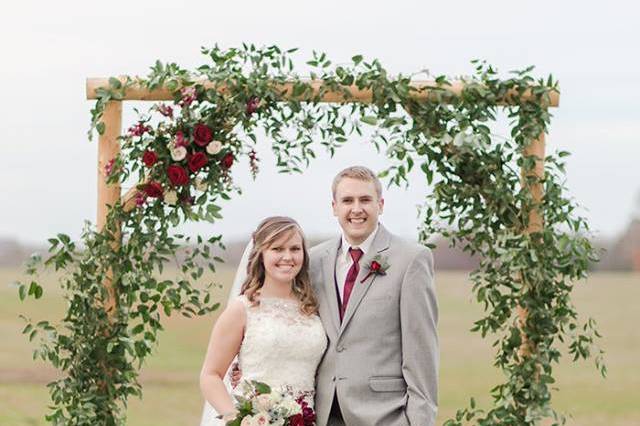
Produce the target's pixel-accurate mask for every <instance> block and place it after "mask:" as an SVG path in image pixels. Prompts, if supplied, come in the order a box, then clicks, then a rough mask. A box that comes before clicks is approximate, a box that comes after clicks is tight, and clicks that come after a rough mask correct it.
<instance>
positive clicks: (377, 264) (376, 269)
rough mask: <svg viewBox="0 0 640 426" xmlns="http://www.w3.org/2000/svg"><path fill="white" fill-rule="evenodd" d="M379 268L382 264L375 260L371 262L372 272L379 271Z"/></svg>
mask: <svg viewBox="0 0 640 426" xmlns="http://www.w3.org/2000/svg"><path fill="white" fill-rule="evenodd" d="M380 268H382V265H380V264H379V263H378V262H376V261H375V260H374V261H373V262H371V270H372V271H373V272H376V271H379V270H380Z"/></svg>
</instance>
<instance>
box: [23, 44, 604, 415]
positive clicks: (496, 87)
mask: <svg viewBox="0 0 640 426" xmlns="http://www.w3.org/2000/svg"><path fill="white" fill-rule="evenodd" d="M294 51H295V49H292V50H287V51H284V50H282V49H280V48H278V47H277V46H271V47H266V48H257V47H255V46H253V45H242V47H239V48H232V49H221V48H219V47H217V46H216V47H213V48H208V49H203V50H202V53H203V54H204V55H205V56H206V57H207V63H206V64H203V65H202V66H200V67H198V68H197V69H195V70H187V69H184V68H181V67H180V66H179V65H177V64H175V63H170V64H164V63H161V62H159V61H158V62H156V64H155V65H154V66H153V67H152V68H151V71H150V73H149V75H148V76H146V77H144V78H126V79H124V80H123V79H116V78H111V79H110V80H109V86H108V87H103V88H101V89H99V90H98V91H97V96H98V100H97V102H96V104H95V107H94V108H93V109H92V111H91V114H92V121H91V129H90V132H89V134H90V136H91V135H93V133H94V131H97V132H98V133H100V134H101V133H103V132H104V130H105V125H104V123H103V122H102V113H103V111H104V108H105V106H106V105H107V102H109V101H113V100H116V101H117V100H122V99H124V95H125V93H126V91H127V90H128V89H129V88H130V87H132V86H133V85H138V86H141V87H143V88H145V89H149V90H154V89H158V88H162V87H164V88H166V89H168V90H170V91H171V93H173V97H174V102H173V103H172V104H165V103H158V104H154V105H153V106H152V107H151V108H150V109H149V110H147V111H144V112H142V113H140V115H139V117H138V121H137V122H136V123H135V124H134V125H133V126H131V128H130V129H129V131H128V132H127V133H126V134H125V135H123V136H122V137H121V146H122V152H121V154H120V155H119V156H118V157H117V158H114V159H113V160H112V161H110V162H109V164H107V165H106V167H105V170H104V173H105V175H106V177H107V179H108V181H109V182H120V183H123V182H125V181H126V180H128V179H137V181H138V182H140V184H139V185H138V186H137V192H136V194H135V207H134V208H129V207H127V206H125V204H123V203H120V202H118V203H116V204H115V205H113V206H111V209H110V211H109V214H108V217H107V221H106V225H105V226H104V228H103V229H102V230H100V231H97V230H96V229H95V228H94V227H93V226H92V225H91V224H87V226H86V227H85V229H84V231H83V233H82V236H81V241H80V242H79V243H76V242H73V241H71V239H70V238H69V237H68V236H66V235H63V234H59V235H57V236H56V237H55V238H51V239H50V240H49V242H50V243H51V246H50V250H49V251H50V255H49V256H48V258H47V259H46V260H45V261H44V262H43V261H42V259H40V258H39V257H34V258H32V259H31V261H30V262H29V264H28V266H27V273H28V275H29V277H30V279H29V280H28V281H25V282H22V283H20V285H19V295H20V298H21V299H24V298H26V297H27V296H32V297H35V298H39V297H41V296H42V293H43V289H42V286H41V285H40V284H39V279H38V276H39V274H40V273H41V272H42V271H43V270H44V269H46V268H53V269H55V270H62V271H64V272H65V274H64V275H63V278H62V280H61V283H60V284H61V286H62V288H63V290H64V295H65V296H64V297H65V298H66V299H67V302H68V308H67V312H66V315H65V316H64V318H62V319H61V320H60V321H58V322H56V323H52V322H49V321H40V322H37V323H34V322H32V321H31V320H28V321H27V322H28V323H27V325H26V327H25V329H24V333H26V334H28V335H29V338H30V339H35V338H38V341H39V343H38V345H37V348H36V349H35V351H34V357H37V358H41V359H43V360H46V361H48V362H50V363H51V364H52V365H53V366H54V367H55V368H57V369H59V370H60V371H61V372H62V378H60V379H58V380H55V381H54V382H52V383H50V384H49V385H48V386H49V390H50V396H51V400H52V405H51V411H50V413H49V414H48V415H47V420H48V421H50V422H51V423H53V424H65V425H88V424H91V425H95V424H101V425H119V424H124V422H125V418H126V406H127V400H128V398H129V397H130V396H131V395H135V396H141V395H142V388H141V386H140V383H139V381H138V373H139V370H140V368H141V366H142V365H143V363H144V361H145V360H146V359H147V357H148V356H149V355H150V354H151V353H152V350H153V348H154V347H155V345H156V344H157V339H158V332H159V331H160V330H162V321H161V319H162V315H161V313H164V314H165V315H171V314H173V313H175V312H179V313H180V314H182V315H186V316H194V315H205V314H207V313H209V312H211V311H213V310H215V309H216V308H217V307H218V306H219V304H218V303H216V302H215V301H213V300H211V297H210V295H209V292H208V289H207V288H205V289H202V288H199V287H197V286H195V285H194V284H193V283H194V282H195V280H197V279H199V278H200V277H202V275H203V273H204V267H203V265H208V267H209V268H210V269H211V270H214V271H215V268H216V263H217V262H218V261H220V259H218V258H216V257H215V256H214V255H213V247H215V246H220V247H221V248H224V246H223V245H222V236H221V235H216V236H213V237H210V238H207V239H205V238H202V237H197V238H196V239H195V241H194V240H192V239H191V238H190V237H186V236H183V235H180V234H176V233H175V232H174V231H173V228H174V227H175V226H176V225H178V224H180V223H183V222H185V221H209V222H214V221H216V220H218V219H220V218H221V215H220V210H221V208H222V203H223V202H224V200H227V199H229V198H230V197H231V196H233V195H234V194H236V193H238V192H239V188H237V187H235V185H234V184H233V180H232V175H231V171H232V167H233V166H234V164H236V160H237V159H238V158H240V157H243V156H246V157H248V158H249V163H250V164H251V168H252V172H254V173H257V172H258V161H259V160H258V158H257V155H256V152H255V150H254V149H253V148H254V144H255V143H256V140H257V135H256V132H257V131H258V130H263V131H264V132H265V133H266V135H267V138H268V139H269V140H271V141H272V148H273V152H274V153H275V156H276V165H277V167H278V169H279V170H280V171H282V172H287V173H292V172H301V171H303V170H304V169H305V167H306V166H307V165H308V164H309V162H310V161H311V160H313V158H314V157H315V155H316V154H315V152H316V151H315V150H316V149H317V146H318V144H319V145H321V146H323V147H324V149H326V150H327V151H328V152H329V153H331V154H333V153H334V152H335V151H336V149H338V148H339V147H340V146H342V145H344V144H345V143H347V142H348V140H349V138H350V137H351V136H353V135H362V134H363V131H364V129H365V128H367V127H369V128H372V129H373V134H372V136H371V138H370V141H371V144H372V146H373V147H375V148H376V149H377V150H379V151H382V150H384V152H385V153H386V156H387V157H388V158H389V161H390V166H389V167H388V168H387V169H386V170H384V171H383V172H382V173H381V177H384V178H386V179H387V180H388V182H389V185H408V184H409V183H411V184H412V185H433V192H432V193H430V194H429V195H428V196H427V198H426V200H425V203H424V208H423V209H422V213H421V227H420V230H419V237H420V240H421V241H422V242H423V243H424V244H427V245H429V243H428V240H430V239H431V237H432V236H434V235H444V236H445V237H447V238H449V239H450V241H451V242H452V244H458V245H461V246H462V247H463V249H464V250H465V251H467V252H469V253H470V254H475V255H478V256H479V258H480V259H481V262H480V266H479V267H478V268H477V269H476V270H475V271H473V273H472V274H471V279H472V282H473V291H474V294H475V296H476V298H477V301H478V302H479V303H481V304H482V305H483V307H484V316H483V317H482V318H480V319H478V320H477V321H476V322H475V324H474V326H473V330H474V331H476V332H478V333H481V335H482V336H483V337H485V336H488V335H490V336H495V341H494V347H495V348H496V349H495V350H496V353H495V365H496V366H497V367H498V368H500V369H501V370H502V372H503V373H504V382H503V383H501V384H498V385H497V386H495V387H494V388H493V390H492V391H491V394H492V397H493V404H492V406H491V407H488V408H486V409H481V408H480V407H477V406H476V404H475V401H474V399H473V398H472V399H471V403H470V405H469V406H468V407H466V408H462V409H460V410H458V412H457V415H456V416H455V417H454V418H452V419H449V420H447V421H446V422H445V425H447V426H458V425H463V424H478V425H495V424H502V425H534V424H537V423H539V421H540V420H541V419H543V418H552V419H554V424H562V423H564V418H563V416H562V415H560V414H559V413H556V412H555V411H554V410H553V408H552V406H551V396H552V393H551V385H552V384H553V382H554V378H553V367H554V366H555V364H557V363H558V362H559V360H560V358H561V354H562V353H561V350H560V346H561V345H562V342H567V344H568V353H569V355H570V356H572V357H573V359H574V360H577V359H579V358H584V359H586V358H589V357H592V356H593V357H595V360H596V364H597V366H598V368H599V369H600V371H601V373H602V374H605V371H606V370H605V367H604V365H603V363H602V351H600V350H599V349H597V347H596V346H595V343H596V339H597V337H598V334H597V331H596V328H595V322H594V321H593V320H592V319H589V320H587V321H586V322H581V321H580V320H579V319H578V315H577V312H576V310H575V308H574V306H573V304H572V302H571V292H572V289H573V286H574V283H576V282H577V281H578V280H580V279H583V278H584V277H585V276H586V274H587V271H588V268H589V264H590V262H592V261H595V260H596V255H595V251H594V248H593V247H592V245H591V243H590V241H589V238H588V236H589V229H588V224H587V223H586V221H585V220H584V219H583V218H582V217H580V216H579V215H578V214H577V213H576V211H577V207H578V206H577V205H576V204H575V202H574V201H573V200H572V199H571V198H569V197H568V195H566V188H565V187H564V163H563V161H564V160H563V157H565V156H566V155H568V153H566V152H558V153H553V154H549V155H547V156H546V158H545V159H544V164H545V169H544V177H543V178H542V179H539V178H536V177H535V176H533V175H532V174H531V172H532V171H533V168H534V167H535V163H536V158H534V157H532V156H527V155H525V152H524V150H525V148H526V147H527V146H528V145H529V144H530V143H531V142H532V141H533V140H534V139H536V138H537V137H538V136H539V135H541V134H544V133H546V132H547V126H548V125H549V122H550V117H551V115H550V113H549V110H548V105H549V96H550V93H551V92H553V91H558V85H557V82H556V81H555V80H554V79H553V78H552V77H551V76H549V77H548V78H547V79H535V78H533V77H532V75H531V72H532V70H533V69H532V68H527V69H524V70H522V71H516V72H513V73H512V74H511V75H510V76H509V78H506V79H504V78H500V77H499V75H498V72H497V70H496V69H495V68H493V67H492V66H490V65H488V64H487V63H485V62H482V61H474V62H473V64H474V67H475V69H474V72H473V75H471V76H468V77H465V78H464V79H463V81H464V83H465V86H464V89H463V90H462V92H461V93H460V94H454V93H453V92H452V91H450V90H449V89H450V86H449V84H450V81H449V79H448V78H447V77H445V76H438V77H436V78H435V82H434V84H433V86H432V87H430V88H428V90H429V96H427V97H423V99H421V100H417V99H416V97H415V95H416V93H418V92H420V91H421V90H426V89H419V88H415V87H413V86H412V85H411V76H402V75H401V76H397V77H394V78H392V77H390V76H389V75H388V73H387V71H386V70H385V69H384V68H383V66H382V65H381V64H380V62H379V61H377V60H371V61H365V60H364V58H363V57H362V56H354V57H353V58H352V61H351V62H350V63H349V64H341V65H335V66H334V65H333V64H332V63H331V61H330V60H329V59H328V58H327V56H326V55H325V54H322V53H314V54H313V57H312V59H311V60H309V61H308V62H307V65H308V66H309V67H310V69H311V70H312V72H311V75H310V76H311V79H312V80H316V81H317V80H320V81H322V83H323V84H322V85H321V87H320V90H319V91H314V88H313V86H312V84H311V82H310V81H309V80H307V79H302V78H301V77H300V76H299V75H297V73H296V72H295V70H294V66H293V60H292V54H293V53H294ZM205 82H206V84H205ZM285 84H290V85H291V86H290V88H291V90H290V92H289V93H287V94H285V93H284V91H283V87H284V85H285ZM349 87H357V88H358V89H370V90H371V91H372V93H373V98H372V102H371V103H362V102H356V101H353V99H352V93H351V91H350V90H349ZM327 92H338V93H341V94H342V96H343V103H333V104H329V103H323V102H321V100H322V97H323V96H324V94H325V93H327ZM507 98H508V100H509V102H508V105H507V106H504V105H505V100H507ZM503 108H504V109H505V110H506V112H507V114H508V117H509V119H510V120H511V135H510V136H509V137H506V138H505V137H500V136H498V135H495V134H493V133H492V132H491V129H490V127H489V126H490V123H491V122H493V121H494V120H495V119H496V116H497V114H498V112H499V110H500V109H503ZM414 167H418V168H419V169H421V170H422V172H423V174H424V180H421V181H414V180H412V181H411V182H409V173H410V172H411V171H412V170H413V169H414ZM169 170H171V171H169ZM522 176H525V178H524V179H523V177H522ZM537 183H541V184H543V185H544V197H543V200H542V202H541V203H538V202H536V200H535V199H534V198H533V197H532V196H531V193H530V188H531V186H532V185H535V184H537ZM534 209H537V210H538V211H540V213H541V215H542V217H543V220H544V228H543V229H542V230H541V231H539V232H533V233H531V232H525V231H526V230H527V229H528V226H529V212H530V211H532V210H534ZM185 245H187V246H190V247H195V248H194V249H192V250H191V251H190V252H188V253H187V255H186V257H185V258H184V259H180V262H179V268H180V271H181V273H180V274H179V275H178V276H177V277H176V278H174V279H160V278H158V277H159V272H162V271H163V267H164V266H165V265H166V264H167V263H168V262H170V261H172V260H173V261H176V259H177V258H176V252H177V251H178V249H179V248H181V247H183V246H185ZM105 282H110V283H111V284H112V288H113V289H114V291H110V290H109V289H108V288H109V287H105V286H104V283H105ZM211 285H213V283H211ZM113 298H115V303H114V299H113ZM518 307H521V308H523V309H525V310H526V312H527V316H526V318H525V320H524V321H520V320H519V319H518V314H517V309H518ZM523 335H524V336H526V339H527V340H526V344H527V345H528V348H529V350H528V351H526V352H525V353H522V351H520V348H521V347H522V345H523V337H522V336H523Z"/></svg>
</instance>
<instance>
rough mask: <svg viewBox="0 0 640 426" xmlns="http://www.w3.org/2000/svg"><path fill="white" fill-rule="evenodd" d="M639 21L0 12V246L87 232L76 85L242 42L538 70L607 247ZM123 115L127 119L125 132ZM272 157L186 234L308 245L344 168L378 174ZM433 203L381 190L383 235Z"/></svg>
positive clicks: (366, 11)
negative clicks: (277, 221) (555, 85)
mask: <svg viewBox="0 0 640 426" xmlns="http://www.w3.org/2000/svg"><path fill="white" fill-rule="evenodd" d="M639 15H640V14H639V13H638V7H637V6H636V5H635V4H634V3H633V2H626V1H625V2H622V1H607V2H592V3H589V4H587V2H583V1H582V2H577V1H575V2H573V1H565V2H556V1H553V2H552V1H531V2H525V1H521V2H514V1H485V2H478V1H468V2H465V1H452V0H450V1H448V2H437V4H436V2H426V1H424V0H423V1H416V2H411V1H402V0H396V1H393V2H391V1H388V2H375V1H366V2H364V1H363V2H359V1H344V0H343V1H333V0H329V1H322V2H313V3H312V2H305V1H295V2H294V1H286V2H285V1H270V2H266V1H261V2H250V1H244V2H240V1H233V2H231V1H227V2H224V1H211V0H209V1H204V2H187V1H185V2H176V1H163V0H154V1H126V2H125V1H120V0H115V1H114V0H112V1H109V2H99V3H98V2H86V1H85V2H80V1H67V0H60V1H55V2H44V1H42V2H36V1H32V0H26V1H24V0H23V1H20V2H10V3H8V5H5V6H4V8H3V11H2V14H1V15H0V43H1V47H2V50H1V52H2V60H1V65H0V79H1V82H2V95H3V96H2V102H1V103H0V120H1V121H0V197H1V200H2V208H1V209H0V238H3V237H10V238H17V239H19V240H20V241H23V242H28V243H39V242H42V241H44V240H45V239H46V238H47V237H49V236H51V235H53V234H55V233H57V232H65V233H68V234H71V235H72V236H74V237H77V236H78V234H79V232H80V230H81V227H82V224H83V221H84V220H92V221H94V220H95V219H94V218H95V212H96V172H95V168H96V156H97V145H96V143H95V142H88V141H87V139H86V131H87V128H88V125H89V120H90V116H89V110H90V108H91V106H92V104H91V102H90V101H87V100H86V99H85V91H84V90H85V78H86V77H98V76H100V77H107V76H111V75H120V74H130V75H135V74H140V75H143V74H146V73H147V71H148V67H149V66H150V65H151V64H153V62H155V60H156V59H160V60H162V61H176V62H178V63H180V64H181V65H183V66H185V67H195V66H197V65H199V64H201V63H202V61H204V60H206V58H204V57H203V56H202V55H201V54H200V47H201V46H212V45H213V44H214V43H218V44H219V45H221V46H222V47H232V46H237V45H239V44H240V43H242V42H252V43H255V44H258V45H268V44H278V45H280V46H281V47H284V48H291V47H299V48H300V52H299V53H298V54H297V57H298V59H299V62H300V63H304V61H305V60H307V59H308V58H309V57H310V56H311V52H312V50H319V51H324V52H326V53H327V54H328V55H329V56H330V57H331V58H332V59H334V63H335V62H338V63H339V62H346V61H348V60H349V58H351V56H353V55H355V54H363V55H364V56H365V57H368V58H378V59H379V60H380V61H381V62H382V64H383V65H384V66H385V67H387V69H389V70H390V71H391V72H392V73H399V72H401V73H405V74H407V73H412V72H416V71H419V70H421V69H425V68H427V69H429V70H430V71H431V72H432V73H434V74H448V75H461V74H470V73H471V72H472V67H471V65H470V63H469V61H470V60H471V59H474V58H481V59H486V60H488V61H489V62H490V63H492V64H494V65H495V66H497V67H498V68H499V69H500V70H501V71H503V72H506V71H508V70H511V69H515V68H524V67H526V66H528V65H536V67H537V70H536V74H537V75H539V76H545V75H547V74H549V73H552V74H553V75H554V76H555V77H556V78H558V79H559V80H560V85H561V91H562V94H561V105H560V108H559V109H556V110H554V115H555V117H554V119H553V121H552V124H551V127H550V135H549V137H548V143H549V150H560V149H561V150H568V151H571V152H572V153H573V156H571V157H569V159H568V177H567V179H568V180H567V185H568V187H569V189H570V192H571V194H572V195H573V196H574V197H575V199H576V200H577V201H579V202H580V203H581V204H582V205H583V206H584V207H585V210H584V211H583V213H584V214H585V215H586V216H587V217H588V218H589V219H590V221H591V224H592V227H593V229H594V230H595V231H597V232H598V234H599V235H602V236H613V235H616V234H617V233H619V232H620V231H621V230H622V229H624V227H625V226H626V224H627V222H628V220H629V219H630V215H631V212H632V209H633V207H634V204H635V203H637V202H640V201H638V200H637V198H638V193H639V192H640V165H639V164H638V163H639V160H640V136H639V135H640V120H639V119H640V105H639V101H638V100H640V59H639V56H638V53H639V51H638V44H637V41H638V40H640V30H639V29H638V28H639V26H638V18H640V16H639ZM133 117H134V115H133V114H132V112H131V107H128V108H127V113H126V114H125V120H124V126H125V127H127V126H128V124H130V122H131V120H133ZM268 146H269V141H268V140H266V139H262V140H260V149H259V152H260V153H261V156H262V172H261V174H260V176H259V178H258V180H257V181H256V182H252V181H251V179H250V177H249V173H248V171H247V167H246V165H243V164H239V165H238V166H237V167H234V178H235V180H236V182H237V183H238V184H240V186H242V187H243V190H244V193H243V195H242V196H240V197H236V198H234V199H233V200H232V201H230V202H228V203H227V205H225V206H224V208H223V212H222V213H223V215H224V216H225V219H224V220H223V221H221V222H219V223H217V224H216V225H215V226H213V227H211V225H206V226H205V225H202V226H190V227H188V230H189V231H190V232H196V231H198V232H204V233H209V232H211V233H213V232H215V233H223V234H224V235H225V236H227V237H238V236H243V235H246V234H248V233H249V232H250V231H251V230H252V229H253V228H254V227H255V225H256V224H257V223H258V221H259V220H260V219H262V218H263V217H265V216H268V215H271V214H287V215H290V216H293V217H294V218H297V219H298V220H299V221H300V222H301V223H302V225H303V227H304V228H305V230H306V231H307V233H308V234H319V233H322V234H327V233H331V232H335V230H336V229H337V225H336V222H335V220H334V218H333V217H332V215H331V210H330V191H329V186H330V182H331V179H332V177H333V175H334V174H335V173H336V172H337V171H339V170H340V169H341V168H343V167H345V166H347V165H351V164H354V163H359V164H365V165H368V166H370V167H371V168H373V169H375V170H377V171H379V170H382V169H383V168H384V167H385V164H386V163H385V159H384V157H383V156H382V155H379V154H376V153H375V151H374V150H373V149H372V148H371V147H370V146H368V145H367V143H366V140H364V139H354V141H353V142H352V143H350V144H348V146H347V147H345V148H344V149H343V150H342V151H340V152H339V153H338V155H337V156H336V157H335V158H334V159H333V160H329V158H328V157H327V156H324V155H323V156H320V158H319V159H318V160H316V161H315V162H314V163H312V165H311V167H310V168H309V170H308V171H307V172H306V173H305V174H304V175H302V176H295V177H291V176H285V175H278V174H277V173H276V170H275V166H274V162H273V161H272V157H271V156H270V155H269V147H268ZM414 176H415V177H416V178H418V179H419V178H420V175H419V174H416V175H414ZM427 191H428V188H425V187H424V186H423V185H421V184H419V185H413V186H411V188H410V189H409V190H401V189H395V190H391V191H389V192H388V193H387V194H386V201H387V207H386V211H385V214H384V216H383V222H384V223H385V224H386V225H387V227H388V228H390V229H391V230H392V231H395V232H396V233H399V234H402V235H405V236H408V237H411V236H414V237H415V235H416V231H415V230H416V227H417V219H416V214H415V213H416V208H415V206H416V205H417V204H419V203H421V201H422V199H423V197H424V195H425V194H426V192H427Z"/></svg>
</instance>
